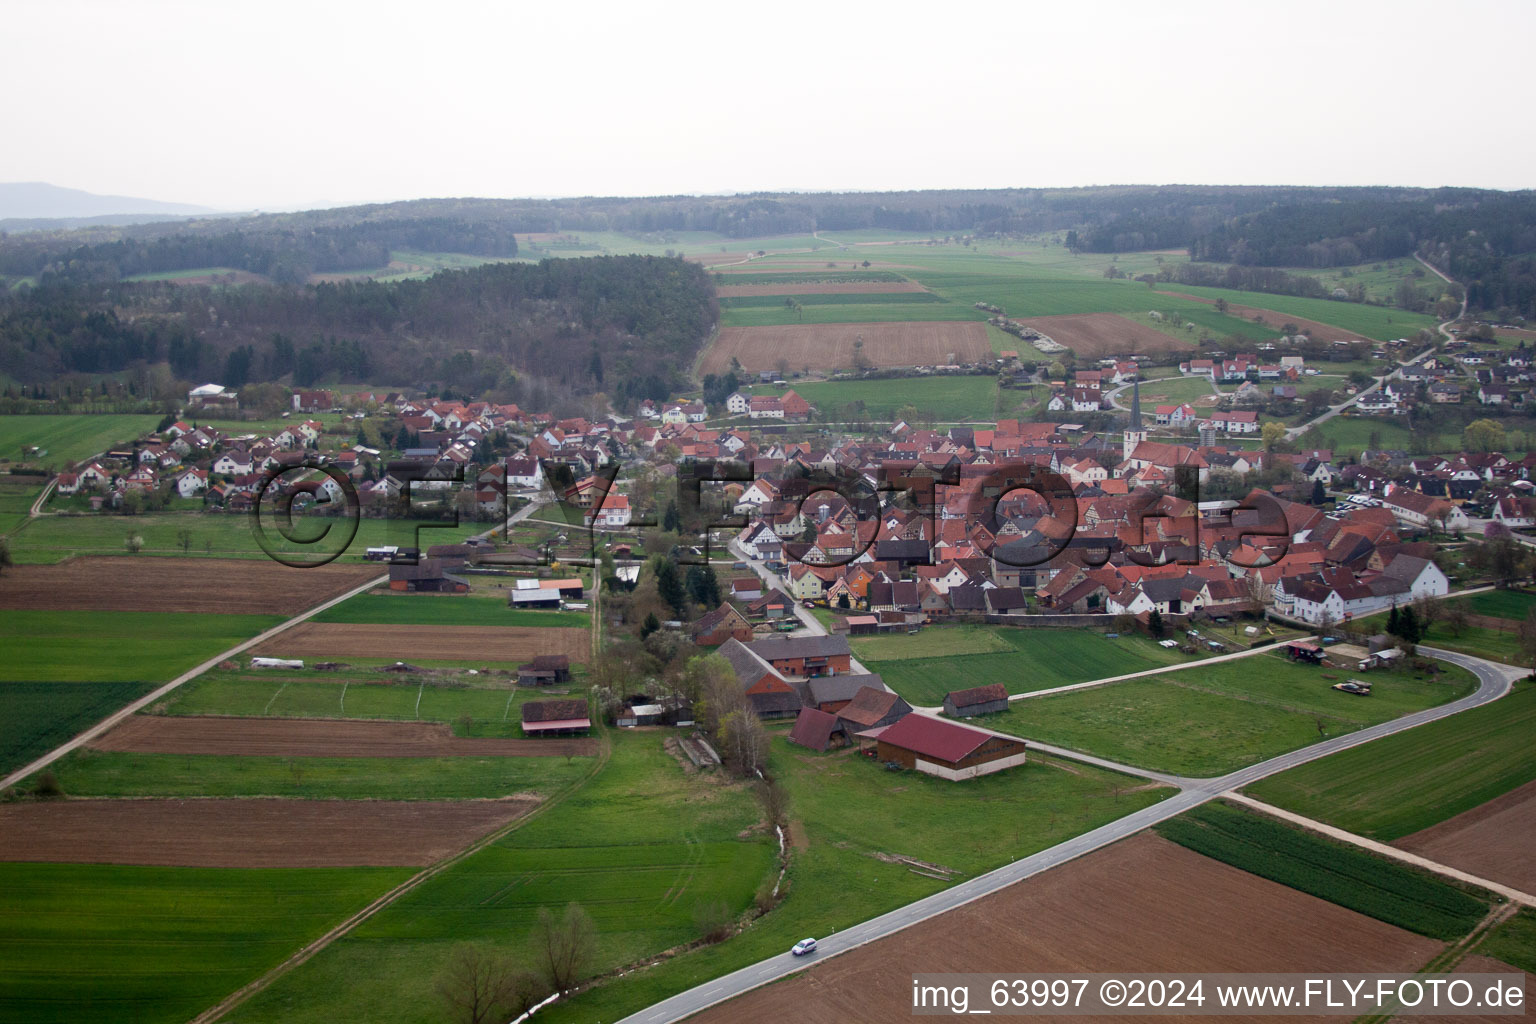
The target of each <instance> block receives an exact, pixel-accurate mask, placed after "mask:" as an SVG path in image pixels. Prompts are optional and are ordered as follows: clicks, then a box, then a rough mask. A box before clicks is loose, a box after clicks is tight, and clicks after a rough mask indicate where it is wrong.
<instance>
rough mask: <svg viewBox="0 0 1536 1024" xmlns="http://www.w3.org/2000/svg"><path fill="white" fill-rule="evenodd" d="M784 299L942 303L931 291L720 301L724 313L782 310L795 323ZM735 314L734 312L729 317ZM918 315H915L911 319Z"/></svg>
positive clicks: (738, 297) (814, 302) (816, 302)
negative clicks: (729, 311) (726, 311)
mask: <svg viewBox="0 0 1536 1024" xmlns="http://www.w3.org/2000/svg"><path fill="white" fill-rule="evenodd" d="M786 299H793V300H794V301H796V302H798V303H800V305H802V306H882V305H890V306H927V305H931V304H933V303H941V302H944V301H945V300H944V299H942V298H940V297H939V296H937V295H935V294H933V293H932V292H833V293H830V294H826V293H812V294H810V295H735V296H730V297H727V298H723V299H721V300H720V308H721V309H725V310H733V311H734V310H747V309H779V308H782V309H784V311H785V312H787V313H789V314H790V318H789V319H788V320H787V321H785V322H786V323H795V322H797V316H796V315H795V314H794V312H793V310H791V309H790V308H789V307H788V306H786V305H785V300H786ZM732 315H734V313H733V314H732ZM919 315H920V314H918V313H914V314H913V319H916V318H917V317H918V316H919Z"/></svg>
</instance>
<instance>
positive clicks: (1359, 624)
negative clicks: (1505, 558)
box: [1350, 595, 1526, 665]
mask: <svg viewBox="0 0 1536 1024" xmlns="http://www.w3.org/2000/svg"><path fill="white" fill-rule="evenodd" d="M1477 596H1480V595H1473V597H1470V598H1466V599H1465V600H1468V601H1472V600H1474V599H1475V598H1476V597H1477ZM1489 596H1490V597H1492V598H1493V603H1492V607H1496V608H1502V609H1504V610H1512V609H1513V608H1515V607H1516V605H1517V603H1518V602H1519V600H1520V599H1519V598H1518V597H1517V596H1515V595H1511V596H1510V598H1509V599H1508V600H1505V599H1502V598H1497V597H1493V595H1489ZM1453 600H1462V599H1460V598H1456V599H1453ZM1475 607H1476V606H1475V605H1474V608H1475ZM1469 610H1472V609H1469ZM1474 614H1477V615H1493V614H1494V613H1492V612H1483V611H1475V612H1474ZM1507 625H1508V628H1506V629H1489V628H1488V627H1486V626H1465V627H1463V628H1462V629H1461V630H1459V631H1458V632H1456V633H1454V634H1453V633H1452V631H1451V629H1450V628H1449V627H1447V626H1446V624H1445V623H1443V622H1437V623H1435V624H1434V625H1433V626H1430V627H1429V628H1428V629H1427V630H1425V631H1424V635H1423V637H1422V638H1421V639H1420V641H1419V642H1420V643H1422V644H1425V645H1426V646H1429V647H1443V648H1445V649H1446V650H1448V651H1460V652H1461V653H1463V654H1470V655H1473V656H1474V657H1478V658H1487V659H1489V660H1490V661H1499V662H1503V663H1504V664H1506V665H1522V664H1525V660H1526V658H1525V654H1524V652H1522V651H1521V650H1520V634H1519V632H1518V630H1519V623H1518V622H1514V621H1511V622H1509V623H1508V624H1507ZM1350 627H1351V629H1352V630H1355V631H1359V632H1363V633H1364V634H1365V635H1370V634H1373V633H1379V632H1382V631H1384V630H1385V629H1386V628H1387V613H1386V612H1381V613H1379V614H1377V615H1372V616H1370V617H1368V618H1364V619H1359V620H1356V621H1354V622H1352V623H1350Z"/></svg>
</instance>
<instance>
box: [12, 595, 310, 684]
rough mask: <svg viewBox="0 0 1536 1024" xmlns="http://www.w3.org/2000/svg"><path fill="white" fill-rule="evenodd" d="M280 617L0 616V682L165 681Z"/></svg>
mask: <svg viewBox="0 0 1536 1024" xmlns="http://www.w3.org/2000/svg"><path fill="white" fill-rule="evenodd" d="M282 621H283V617H282V616H281V615H214V614H207V615H176V614H172V613H169V612H61V611H36V610H32V609H15V610H10V611H7V612H6V613H5V614H4V615H3V616H0V647H3V649H4V650H5V658H4V659H0V682H77V683H115V682H160V683H163V682H167V681H168V680H170V679H172V678H173V677H175V676H177V675H179V674H180V673H182V672H185V671H186V670H188V669H190V668H192V667H193V666H195V665H197V664H198V663H199V662H201V661H204V660H206V659H208V658H211V657H213V656H214V655H216V654H218V653H219V652H220V651H223V650H225V649H227V648H230V647H233V646H235V645H236V644H238V643H240V642H242V641H244V640H249V639H250V638H251V637H253V636H256V635H257V634H258V633H261V632H262V631H264V630H267V629H271V628H272V627H273V626H275V625H277V624H278V623H279V622H282Z"/></svg>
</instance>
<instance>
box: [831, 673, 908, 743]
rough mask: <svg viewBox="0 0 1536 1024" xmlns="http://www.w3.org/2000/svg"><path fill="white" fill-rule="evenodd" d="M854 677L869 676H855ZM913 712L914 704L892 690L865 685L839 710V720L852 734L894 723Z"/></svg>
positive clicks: (846, 730) (845, 729)
mask: <svg viewBox="0 0 1536 1024" xmlns="http://www.w3.org/2000/svg"><path fill="white" fill-rule="evenodd" d="M853 678H855V679H863V678H868V677H865V676H854V677H853ZM911 712H912V705H910V704H908V703H907V702H906V701H904V700H902V699H901V697H899V696H897V695H896V694H894V693H892V692H891V691H890V690H881V689H876V688H875V687H873V686H863V687H860V689H859V692H858V693H856V694H854V697H853V700H851V701H849V702H848V703H847V704H846V705H844V706H843V708H841V709H840V710H839V711H838V712H837V720H838V721H839V722H841V723H842V725H843V731H845V732H846V733H848V734H849V735H850V736H851V735H854V734H856V733H860V732H863V731H865V730H867V729H879V728H881V727H883V726H887V725H894V724H895V723H896V722H897V721H899V720H900V719H902V718H903V717H905V716H906V715H908V714H911Z"/></svg>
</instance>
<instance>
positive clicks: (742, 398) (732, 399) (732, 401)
mask: <svg viewBox="0 0 1536 1024" xmlns="http://www.w3.org/2000/svg"><path fill="white" fill-rule="evenodd" d="M751 406H752V399H751V398H750V397H748V396H747V395H744V394H742V393H741V392H740V391H732V392H731V393H730V395H729V396H727V398H726V400H725V411H726V412H728V413H730V414H731V415H732V416H745V415H746V414H747V410H748V409H749V408H751Z"/></svg>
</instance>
